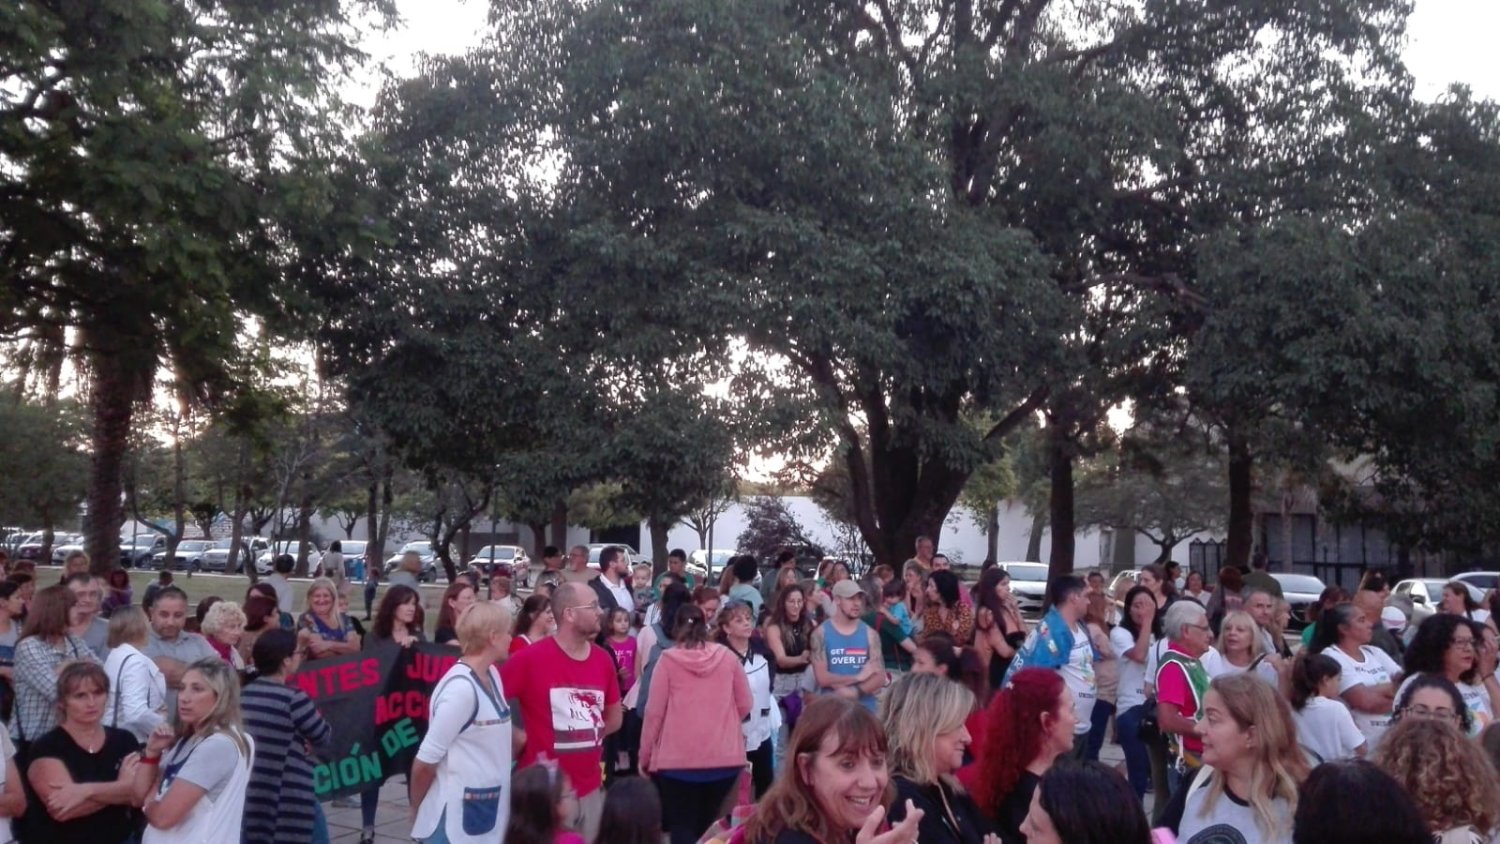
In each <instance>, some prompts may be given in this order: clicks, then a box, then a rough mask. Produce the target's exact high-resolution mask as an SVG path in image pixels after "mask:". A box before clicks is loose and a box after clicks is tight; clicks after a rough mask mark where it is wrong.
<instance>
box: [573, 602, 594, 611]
mask: <svg viewBox="0 0 1500 844" xmlns="http://www.w3.org/2000/svg"><path fill="white" fill-rule="evenodd" d="M568 609H570V610H591V611H593V612H598V611H599V602H598V601H595V602H593V603H592V604H580V605H578V606H576V607H568Z"/></svg>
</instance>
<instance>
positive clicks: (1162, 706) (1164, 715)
mask: <svg viewBox="0 0 1500 844" xmlns="http://www.w3.org/2000/svg"><path fill="white" fill-rule="evenodd" d="M1156 723H1157V724H1159V725H1161V728H1162V729H1163V730H1165V731H1166V732H1169V733H1176V734H1178V735H1180V736H1190V735H1192V734H1193V733H1195V732H1197V730H1198V725H1197V724H1196V723H1194V721H1193V719H1191V718H1188V717H1187V716H1185V715H1183V714H1182V709H1181V708H1180V707H1178V705H1177V704H1175V703H1162V702H1161V701H1157V703H1156Z"/></svg>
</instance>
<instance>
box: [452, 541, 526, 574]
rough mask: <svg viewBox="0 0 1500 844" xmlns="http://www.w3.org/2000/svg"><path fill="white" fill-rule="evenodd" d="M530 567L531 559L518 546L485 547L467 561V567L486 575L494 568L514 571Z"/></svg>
mask: <svg viewBox="0 0 1500 844" xmlns="http://www.w3.org/2000/svg"><path fill="white" fill-rule="evenodd" d="M530 565H531V557H530V555H528V554H527V553H526V549H525V548H522V547H521V546H519V545H486V546H484V547H483V548H480V549H479V550H478V551H477V552H475V554H474V556H473V557H471V558H470V559H469V562H468V567H469V568H477V569H479V570H480V571H482V572H485V573H486V574H488V573H489V572H490V571H492V570H493V569H494V568H495V566H505V567H506V568H507V569H510V570H511V571H514V570H515V569H517V568H527V567H529V566H530Z"/></svg>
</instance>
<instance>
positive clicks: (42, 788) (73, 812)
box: [27, 753, 140, 821]
mask: <svg viewBox="0 0 1500 844" xmlns="http://www.w3.org/2000/svg"><path fill="white" fill-rule="evenodd" d="M139 760H140V756H139V755H137V754H134V753H132V754H130V755H129V756H126V757H125V760H124V762H122V763H121V765H120V774H119V776H118V777H116V778H115V779H114V780H113V781H111V782H85V783H76V782H74V781H73V778H72V776H70V775H69V774H68V769H67V767H66V766H64V765H63V763H62V760H60V759H54V758H51V757H48V758H45V759H38V760H36V761H35V762H33V763H32V764H31V767H30V768H29V769H28V770H27V778H28V779H30V780H31V787H32V788H33V789H35V790H36V794H37V797H38V799H40V800H41V801H42V803H43V804H44V805H45V806H46V808H47V814H49V815H51V816H52V818H53V820H57V821H70V820H73V819H75V818H81V817H85V816H87V815H92V814H93V813H95V812H97V811H99V810H100V809H103V808H105V807H106V806H124V805H127V804H129V803H130V802H131V798H132V797H134V795H135V775H136V768H137V767H138V766H139V765H140V761H139Z"/></svg>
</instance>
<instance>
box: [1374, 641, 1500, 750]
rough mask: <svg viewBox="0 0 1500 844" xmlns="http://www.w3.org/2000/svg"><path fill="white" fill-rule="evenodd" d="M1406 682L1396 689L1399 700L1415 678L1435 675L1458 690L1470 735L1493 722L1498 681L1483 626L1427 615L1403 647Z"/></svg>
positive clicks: (1499, 689) (1499, 695)
mask: <svg viewBox="0 0 1500 844" xmlns="http://www.w3.org/2000/svg"><path fill="white" fill-rule="evenodd" d="M1406 671H1407V675H1406V680H1405V682H1403V683H1402V684H1401V686H1400V688H1398V689H1396V699H1397V700H1400V699H1401V697H1402V694H1403V693H1404V692H1405V691H1406V689H1407V687H1408V686H1410V685H1411V684H1412V682H1413V681H1415V680H1416V679H1417V678H1418V677H1421V676H1425V675H1428V674H1434V675H1437V676H1439V677H1443V678H1445V679H1447V680H1448V682H1450V683H1452V684H1453V685H1454V686H1455V687H1457V688H1458V691H1459V694H1461V695H1462V696H1463V699H1464V708H1465V709H1467V710H1468V711H1469V716H1470V719H1469V721H1470V727H1469V734H1470V735H1479V731H1480V730H1483V729H1484V728H1485V726H1486V725H1487V724H1489V723H1490V722H1491V721H1493V720H1495V711H1496V709H1497V705H1496V704H1497V703H1500V682H1497V681H1496V679H1495V651H1494V649H1493V648H1490V647H1488V646H1487V645H1486V644H1485V640H1484V626H1483V625H1481V624H1476V623H1474V622H1472V621H1467V620H1465V619H1464V618H1463V617H1462V616H1457V615H1433V616H1428V617H1427V618H1426V619H1425V620H1424V621H1423V622H1422V624H1421V626H1419V627H1418V628H1417V633H1416V635H1415V636H1413V637H1412V640H1411V644H1410V645H1407V646H1406Z"/></svg>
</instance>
